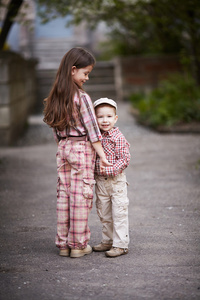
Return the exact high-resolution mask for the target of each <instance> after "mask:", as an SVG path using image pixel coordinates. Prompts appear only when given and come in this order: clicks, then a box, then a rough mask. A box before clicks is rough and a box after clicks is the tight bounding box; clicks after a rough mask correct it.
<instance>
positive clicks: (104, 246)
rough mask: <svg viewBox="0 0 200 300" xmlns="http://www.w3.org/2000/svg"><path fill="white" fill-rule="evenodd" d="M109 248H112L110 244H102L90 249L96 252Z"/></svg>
mask: <svg viewBox="0 0 200 300" xmlns="http://www.w3.org/2000/svg"><path fill="white" fill-rule="evenodd" d="M111 248H112V244H104V243H101V244H99V245H96V246H93V247H92V249H93V250H94V251H96V252H103V251H107V250H110V249H111Z"/></svg>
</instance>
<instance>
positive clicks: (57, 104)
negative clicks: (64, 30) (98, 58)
mask: <svg viewBox="0 0 200 300" xmlns="http://www.w3.org/2000/svg"><path fill="white" fill-rule="evenodd" d="M90 65H92V66H94V65H95V58H94V57H93V55H92V54H91V53H89V52H88V51H87V50H85V49H83V48H79V47H76V48H72V49H71V50H69V51H68V52H67V53H66V54H65V55H64V57H63V58H62V60H61V63H60V66H59V69H58V71H57V75H56V79H55V82H54V84H53V86H52V89H51V91H50V94H49V96H48V98H46V99H45V101H44V105H45V108H44V119H43V120H44V122H45V123H46V124H48V125H49V126H50V127H56V128H57V129H58V130H61V131H62V130H64V129H65V128H68V127H69V126H70V125H72V126H74V125H76V120H75V119H74V118H73V116H74V115H75V110H76V107H75V105H74V101H73V99H74V95H75V93H78V89H79V87H78V86H77V85H76V83H75V82H74V81H73V79H72V75H71V72H72V67H73V66H75V67H76V68H77V69H81V68H85V67H87V66H90Z"/></svg>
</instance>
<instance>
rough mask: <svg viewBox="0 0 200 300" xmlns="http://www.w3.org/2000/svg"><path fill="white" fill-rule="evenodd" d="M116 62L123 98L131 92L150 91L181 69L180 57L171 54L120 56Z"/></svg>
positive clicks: (119, 87) (119, 86)
mask: <svg viewBox="0 0 200 300" xmlns="http://www.w3.org/2000/svg"><path fill="white" fill-rule="evenodd" d="M116 64H117V65H118V72H117V77H118V89H119V93H121V99H126V98H128V96H129V95H130V94H131V93H136V92H144V93H148V92H149V91H151V90H152V89H153V88H155V87H156V86H157V85H158V82H159V81H160V80H162V79H165V78H167V76H168V75H169V73H174V72H180V71H181V66H180V63H179V60H178V57H177V56H171V55H167V56H164V55H162V56H159V55H156V56H146V57H145V56H132V57H123V58H122V57H120V58H117V60H116ZM120 90H121V91H120Z"/></svg>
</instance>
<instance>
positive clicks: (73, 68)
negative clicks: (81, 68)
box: [72, 66, 76, 75]
mask: <svg viewBox="0 0 200 300" xmlns="http://www.w3.org/2000/svg"><path fill="white" fill-rule="evenodd" d="M75 70H76V67H75V66H73V67H72V75H74V74H75Z"/></svg>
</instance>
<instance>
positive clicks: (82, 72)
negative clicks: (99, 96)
mask: <svg viewBox="0 0 200 300" xmlns="http://www.w3.org/2000/svg"><path fill="white" fill-rule="evenodd" d="M92 69H93V66H92V65H90V66H87V67H85V68H81V69H77V68H76V67H75V66H73V67H72V79H73V80H74V82H75V83H76V84H77V85H78V86H79V87H80V88H81V87H82V85H83V84H84V83H85V82H86V81H87V80H89V74H90V72H91V71H92Z"/></svg>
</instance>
